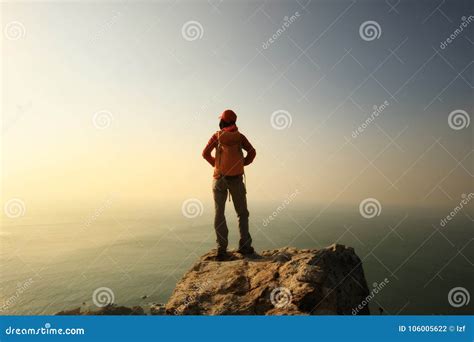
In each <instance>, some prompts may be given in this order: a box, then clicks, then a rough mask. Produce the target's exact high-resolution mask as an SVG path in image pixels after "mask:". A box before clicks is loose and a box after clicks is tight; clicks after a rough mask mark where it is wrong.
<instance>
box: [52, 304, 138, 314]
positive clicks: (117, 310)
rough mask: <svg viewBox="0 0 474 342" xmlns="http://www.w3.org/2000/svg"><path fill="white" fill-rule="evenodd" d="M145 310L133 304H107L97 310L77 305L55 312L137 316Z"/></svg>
mask: <svg viewBox="0 0 474 342" xmlns="http://www.w3.org/2000/svg"><path fill="white" fill-rule="evenodd" d="M144 314H145V311H144V310H143V308H142V307H140V306H134V307H132V308H129V307H126V306H117V305H113V304H111V305H107V306H105V307H103V308H98V309H97V310H90V309H86V310H83V309H82V308H80V307H78V308H75V309H72V310H64V311H60V312H58V313H56V315H62V316H70V315H84V316H85V315H97V316H127V315H132V316H137V315H144Z"/></svg>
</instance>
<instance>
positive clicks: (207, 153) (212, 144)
mask: <svg viewBox="0 0 474 342" xmlns="http://www.w3.org/2000/svg"><path fill="white" fill-rule="evenodd" d="M216 146H217V135H216V134H214V135H213V136H212V137H211V139H209V141H208V142H207V145H206V147H204V150H203V151H202V157H203V158H204V159H206V160H207V162H208V163H209V164H211V166H212V167H214V164H215V162H216V158H214V157H213V156H212V154H211V152H212V150H214V149H215V148H216Z"/></svg>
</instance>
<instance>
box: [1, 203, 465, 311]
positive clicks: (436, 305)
mask: <svg viewBox="0 0 474 342" xmlns="http://www.w3.org/2000/svg"><path fill="white" fill-rule="evenodd" d="M274 208H275V206H266V207H265V206H260V207H259V208H258V209H255V208H254V209H253V210H252V212H251V229H252V231H253V238H254V242H255V247H256V248H257V249H258V250H263V249H274V248H279V247H281V246H286V245H292V246H296V247H299V248H319V247H323V246H327V245H330V244H332V243H334V242H338V243H341V244H345V245H348V246H352V247H354V248H355V250H356V252H357V254H358V255H359V256H360V257H361V258H362V259H363V265H364V269H365V274H366V278H367V282H368V284H369V287H370V288H372V284H373V283H376V282H377V283H378V282H381V281H383V280H384V279H385V278H388V280H389V284H388V285H387V286H386V287H385V288H384V289H383V290H382V291H381V292H379V293H378V294H377V295H376V296H375V298H374V299H373V300H372V302H371V310H372V313H373V314H378V313H379V310H378V308H379V307H383V308H384V309H385V312H386V313H389V314H397V313H399V314H467V313H472V312H473V301H472V300H471V302H470V303H469V304H468V305H467V306H463V307H462V308H458V309H456V308H453V307H452V306H450V305H449V302H448V292H449V291H450V290H451V289H452V288H453V287H457V286H461V287H464V288H466V289H468V291H469V292H470V294H471V295H474V289H473V285H472V284H474V276H473V272H472V271H473V267H472V262H473V261H474V255H473V254H474V253H473V251H474V249H473V248H472V247H473V246H472V243H471V244H470V245H469V243H470V242H472V238H473V225H472V221H471V220H470V219H469V217H468V216H467V215H465V214H469V216H470V217H473V215H472V213H468V212H465V213H463V212H461V213H459V214H458V215H457V216H456V217H455V219H454V220H453V221H451V222H450V223H449V225H448V226H446V227H445V228H440V226H439V222H440V217H442V216H444V215H446V214H448V210H446V212H444V211H443V210H436V211H428V210H421V209H418V210H414V209H411V210H407V209H395V208H392V209H390V208H383V212H382V214H381V215H380V216H378V217H376V218H373V219H365V218H363V217H361V215H360V214H359V212H358V208H357V207H354V208H350V207H348V208H344V209H343V208H341V209H339V210H327V211H324V213H323V214H321V215H320V216H319V217H317V218H316V219H315V220H314V221H313V222H311V221H312V220H313V219H314V218H315V216H316V215H317V214H318V213H319V211H320V208H302V207H296V206H291V205H290V206H289V207H288V208H287V209H285V210H284V211H282V212H280V213H279V214H278V215H277V217H276V219H275V220H274V221H271V222H270V223H269V224H268V225H267V226H266V227H264V226H263V224H262V220H263V218H264V217H266V216H268V215H270V214H271V212H272V211H273V209H274ZM228 221H229V228H230V230H231V234H230V239H231V247H235V243H236V242H237V235H236V232H237V225H236V220H235V215H234V213H233V212H231V211H229V214H228ZM211 223H212V217H211V210H210V207H209V206H205V210H204V213H203V215H201V216H199V217H197V218H194V219H190V218H186V217H184V216H183V215H182V214H181V212H180V210H179V209H178V210H176V211H175V212H170V211H168V212H165V211H156V212H155V211H150V210H136V211H130V212H126V211H118V210H115V209H114V212H113V213H112V209H106V210H103V211H102V212H100V213H99V214H97V213H96V214H94V212H92V214H91V213H90V212H89V214H85V213H80V214H67V215H60V214H58V215H57V217H51V216H41V215H38V216H34V215H33V217H31V216H25V217H24V218H21V219H15V220H11V219H10V220H4V222H3V223H2V228H1V231H0V248H1V249H0V253H1V254H0V258H1V261H0V267H1V268H0V275H1V280H0V294H1V298H0V308H1V309H2V312H1V314H27V315H31V314H52V313H55V312H57V311H59V310H62V309H64V308H74V307H77V306H80V305H84V306H91V307H93V304H92V293H93V291H94V290H95V289H97V288H99V287H108V288H110V289H112V290H113V293H114V296H115V303H118V304H121V305H147V304H149V303H151V302H161V303H162V302H166V301H167V299H168V297H169V296H170V294H171V292H172V290H173V289H174V286H175V284H176V282H177V281H178V280H179V279H180V278H181V276H182V275H183V274H184V273H185V271H186V270H187V269H189V267H190V266H191V265H192V264H193V263H194V262H195V261H196V259H197V258H198V257H199V256H200V255H202V254H203V253H205V252H207V251H208V250H210V249H211V248H213V247H214V232H213V230H212V224H211ZM433 225H434V226H435V227H437V228H440V230H439V231H436V230H435V228H434V227H433ZM302 228H306V229H305V231H303V230H302ZM440 270H441V271H440ZM438 272H439V273H438ZM143 295H147V296H148V297H147V298H146V299H141V297H142V296H143ZM82 303H85V304H82Z"/></svg>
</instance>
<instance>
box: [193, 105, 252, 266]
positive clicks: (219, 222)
mask: <svg viewBox="0 0 474 342" xmlns="http://www.w3.org/2000/svg"><path fill="white" fill-rule="evenodd" d="M219 119H220V122H219V128H220V130H219V131H217V132H216V133H214V134H213V135H212V137H211V139H209V142H208V143H207V145H206V147H204V150H203V152H202V156H203V158H204V159H206V160H207V162H208V163H209V164H210V165H211V166H212V167H214V175H213V177H214V180H213V186H212V192H213V195H214V206H215V216H214V229H215V231H216V236H217V239H216V242H217V254H216V257H217V258H218V260H223V259H225V258H226V256H227V246H228V243H229V241H228V234H229V230H228V228H227V222H226V219H225V213H224V212H225V203H226V200H227V198H228V196H229V195H230V197H231V198H232V201H233V203H234V208H235V211H236V212H237V216H238V219H239V232H240V240H239V248H238V252H239V253H241V254H243V255H250V254H254V253H255V250H254V249H253V247H252V237H251V236H250V232H249V211H248V208H247V190H246V187H245V183H244V167H245V166H247V165H249V164H250V163H252V162H253V160H254V159H255V156H256V154H257V153H256V151H255V149H254V148H253V146H252V144H250V142H249V141H248V139H247V138H246V137H245V136H244V135H243V134H242V133H240V132H239V130H238V128H237V126H236V121H237V115H236V114H235V113H234V111H232V110H230V109H227V110H225V111H224V112H222V114H221V115H220V116H219ZM214 149H215V150H216V153H215V157H214V156H212V154H211V152H212V151H213V150H214ZM244 150H245V151H246V155H245V156H244V153H243V151H244Z"/></svg>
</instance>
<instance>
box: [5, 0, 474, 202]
mask: <svg viewBox="0 0 474 342" xmlns="http://www.w3.org/2000/svg"><path fill="white" fill-rule="evenodd" d="M473 7H474V5H473V2H472V1H468V0H466V1H449V2H448V1H446V2H444V1H416V2H415V1H400V2H398V3H397V4H396V5H394V4H392V5H390V4H389V3H388V2H384V1H315V0H313V1H307V0H300V1H298V2H294V1H286V2H277V1H267V2H260V1H259V2H257V1H241V2H237V1H209V2H207V1H192V2H191V1H190V2H187V1H177V2H171V1H170V2H168V1H163V2H142V3H118V2H113V3H112V2H109V3H105V2H103V3H100V2H75V3H72V2H67V3H66V2H65V3H60V2H54V3H53V2H51V3H47V2H42V3H38V2H35V3H29V2H23V3H2V5H1V13H2V15H1V20H2V29H3V35H2V41H1V43H2V47H1V49H2V54H1V58H2V63H1V64H2V74H1V80H2V92H1V94H2V102H1V103H2V107H1V110H2V124H3V129H2V134H3V137H2V181H3V184H2V185H3V191H2V197H3V201H6V200H8V199H9V198H21V199H22V200H24V201H25V202H27V203H41V205H43V206H44V207H48V205H49V204H48V203H50V202H51V201H61V202H62V203H74V202H77V203H80V202H82V201H85V202H87V201H92V200H93V201H96V200H98V199H102V198H105V197H107V196H108V195H109V194H110V193H115V194H118V195H119V196H120V198H122V199H123V200H124V201H128V202H129V203H135V204H136V203H145V202H146V203H158V202H166V201H167V200H172V201H178V202H179V201H183V200H185V199H187V198H199V199H201V200H202V201H208V200H210V199H211V190H210V186H211V176H212V169H211V167H210V166H209V165H208V164H207V163H206V162H205V161H204V159H202V157H201V152H202V149H203V147H204V145H205V143H206V142H207V141H208V139H209V138H210V136H211V135H212V133H214V132H215V131H216V130H217V128H218V127H217V124H218V119H217V116H218V114H219V113H220V112H222V111H223V110H224V109H226V108H232V109H234V110H235V112H236V113H237V114H238V122H237V123H238V126H239V128H240V130H241V131H242V132H243V133H244V134H245V135H246V136H247V138H248V139H249V140H250V142H252V143H253V144H254V146H255V148H256V150H257V157H256V159H255V162H254V164H252V165H251V166H249V167H248V168H247V169H246V174H247V181H248V192H249V198H250V199H251V200H253V201H255V202H257V201H280V200H281V199H284V198H285V196H286V195H287V194H289V193H292V192H294V191H295V190H296V189H298V190H299V191H300V192H301V195H300V197H299V198H300V200H301V202H308V203H313V202H314V203H334V204H338V203H341V204H342V203H359V202H360V201H361V200H362V199H364V198H367V197H374V198H377V199H378V200H379V201H380V202H382V203H383V204H385V205H421V206H432V205H438V204H446V203H451V202H453V201H454V202H455V203H457V202H459V198H460V196H461V194H462V193H468V192H471V191H472V185H473V183H472V174H473V173H474V167H473V161H474V159H473V154H472V136H473V135H472V133H473V131H472V127H473V125H474V123H471V124H470V125H469V126H467V123H464V124H463V123H461V126H462V127H464V128H462V127H461V129H453V128H451V127H450V125H449V120H448V116H449V114H450V113H451V112H453V111H455V110H458V111H459V110H461V111H465V113H466V114H467V116H466V114H463V112H455V113H454V114H453V116H454V117H457V118H458V119H461V121H462V120H464V121H466V120H470V119H471V118H472V113H473V85H474V77H473V75H474V65H473V56H474V45H473V44H474V35H473V32H474V30H473V28H474V18H472V17H469V16H470V15H474V11H473ZM463 16H464V19H463ZM285 18H286V22H287V25H286V26H285V25H284V22H285ZM463 20H464V23H465V27H463V31H462V32H458V33H454V32H455V31H456V29H459V27H460V26H462V23H463ZM368 21H371V22H369V23H367V25H368V26H369V27H368V29H367V31H364V30H363V27H364V25H363V23H366V22H368ZM189 22H191V23H189ZM373 22H375V23H373ZM361 25H362V29H361ZM282 27H283V28H284V29H282ZM187 28H188V30H187ZM371 28H372V29H374V30H372V31H371ZM372 33H375V36H372V35H371V34H372ZM452 34H454V35H455V37H454V39H453V40H452V41H451V42H450V43H447V44H444V48H442V46H441V45H442V43H443V42H445V40H446V39H447V38H448V37H450V35H452ZM374 105H376V106H382V105H383V107H385V108H383V109H382V110H381V111H380V113H378V115H374V114H372V112H373V106H374ZM275 112H276V113H275ZM272 113H275V114H274V116H273V118H277V119H275V120H273V122H272ZM459 113H460V114H459ZM94 118H95V120H94ZM368 118H372V119H373V120H372V121H371V122H370V123H369V124H368V125H367V126H366V127H365V128H363V129H362V131H361V132H359V133H358V134H357V135H356V134H354V133H353V132H354V131H355V130H357V128H358V127H362V124H363V123H364V122H365V121H366V120H367V119H368ZM285 120H286V121H285ZM364 126H365V125H364ZM276 128H278V129H276ZM457 128H459V127H457ZM36 205H39V204H36Z"/></svg>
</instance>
